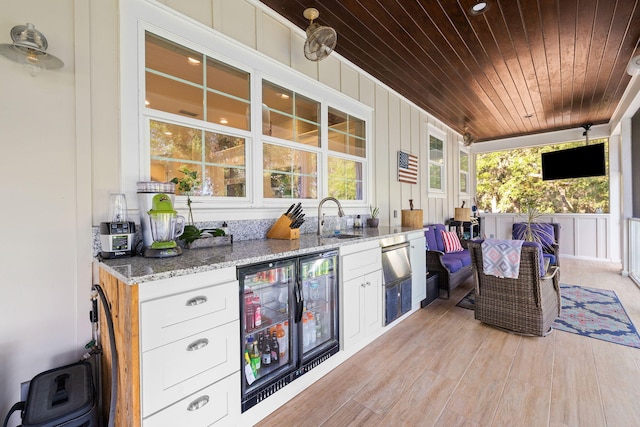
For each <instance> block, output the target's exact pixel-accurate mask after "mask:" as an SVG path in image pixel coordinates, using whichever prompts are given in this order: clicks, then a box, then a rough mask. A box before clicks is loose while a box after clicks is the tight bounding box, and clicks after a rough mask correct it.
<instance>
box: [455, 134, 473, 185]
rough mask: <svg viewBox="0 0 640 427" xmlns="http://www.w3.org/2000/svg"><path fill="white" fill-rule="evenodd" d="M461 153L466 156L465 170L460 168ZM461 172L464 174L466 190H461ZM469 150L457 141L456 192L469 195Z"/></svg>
mask: <svg viewBox="0 0 640 427" xmlns="http://www.w3.org/2000/svg"><path fill="white" fill-rule="evenodd" d="M462 154H464V155H465V156H467V170H466V171H463V170H462V164H461V161H462ZM462 174H464V175H465V179H466V184H467V187H466V188H467V189H466V191H462V188H461V186H462V179H461V176H462ZM470 178H471V150H469V148H468V147H465V146H464V145H463V144H462V142H459V143H458V194H460V195H462V196H469V195H470V194H471V191H470V190H471V179H470Z"/></svg>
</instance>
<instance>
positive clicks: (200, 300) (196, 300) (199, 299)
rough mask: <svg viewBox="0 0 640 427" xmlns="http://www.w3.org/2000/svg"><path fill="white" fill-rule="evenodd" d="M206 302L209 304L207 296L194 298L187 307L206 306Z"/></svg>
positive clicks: (188, 302)
mask: <svg viewBox="0 0 640 427" xmlns="http://www.w3.org/2000/svg"><path fill="white" fill-rule="evenodd" d="M205 302H207V297H205V296H199V297H193V298H191V299H190V300H189V301H187V303H186V306H187V307H191V306H194V305H200V304H204V303H205Z"/></svg>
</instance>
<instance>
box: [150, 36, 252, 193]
mask: <svg viewBox="0 0 640 427" xmlns="http://www.w3.org/2000/svg"><path fill="white" fill-rule="evenodd" d="M145 85H146V87H145V107H146V108H145V114H146V115H147V116H148V117H150V120H148V123H149V129H148V132H149V144H150V163H151V168H150V169H151V179H152V180H156V181H169V180H171V179H172V178H174V177H177V178H181V177H182V174H181V173H180V172H179V171H178V169H180V168H181V167H186V168H188V169H189V170H191V171H197V172H198V179H199V180H200V181H201V186H200V187H199V188H196V189H195V191H194V194H195V195H204V196H216V197H246V195H247V192H246V150H247V138H246V134H245V136H242V135H240V134H236V133H235V131H234V129H239V130H245V131H247V130H250V123H251V120H250V110H251V109H250V102H251V100H250V74H249V73H247V72H245V71H242V70H238V69H236V68H233V67H231V66H229V65H226V64H224V63H221V62H219V61H216V60H214V59H212V58H209V57H208V56H206V55H203V54H201V53H199V52H196V51H194V50H191V49H188V48H186V47H184V46H181V45H179V44H176V43H173V42H171V41H169V40H166V39H164V38H162V37H159V36H156V35H154V34H151V33H148V32H147V33H146V38H145Z"/></svg>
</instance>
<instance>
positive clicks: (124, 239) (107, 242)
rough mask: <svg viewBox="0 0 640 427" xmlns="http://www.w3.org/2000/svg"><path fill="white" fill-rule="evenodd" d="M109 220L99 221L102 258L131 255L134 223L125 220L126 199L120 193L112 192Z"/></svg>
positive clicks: (134, 230)
mask: <svg viewBox="0 0 640 427" xmlns="http://www.w3.org/2000/svg"><path fill="white" fill-rule="evenodd" d="M109 218H110V221H109V222H101V223H100V244H101V246H102V251H101V252H100V255H101V256H102V258H121V257H129V256H132V255H133V237H134V233H135V232H136V225H135V224H134V223H133V222H131V221H127V200H126V198H125V195H124V194H122V193H112V194H111V201H110V204H109Z"/></svg>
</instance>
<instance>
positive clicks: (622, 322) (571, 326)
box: [456, 285, 640, 348]
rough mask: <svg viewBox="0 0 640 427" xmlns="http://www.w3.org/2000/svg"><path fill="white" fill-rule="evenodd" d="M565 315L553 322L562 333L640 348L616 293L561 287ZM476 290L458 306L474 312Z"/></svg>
mask: <svg viewBox="0 0 640 427" xmlns="http://www.w3.org/2000/svg"><path fill="white" fill-rule="evenodd" d="M560 295H561V296H562V312H561V313H560V317H559V318H557V319H556V321H555V322H554V323H553V327H554V328H555V329H558V330H560V331H565V332H571V333H574V334H578V335H584V336H585V337H591V338H596V339H599V340H603V341H609V342H613V343H616V344H622V345H626V346H629V347H635V348H640V336H638V331H637V330H636V328H635V326H634V325H633V323H632V322H631V319H629V316H627V312H626V311H625V310H624V307H622V304H621V303H620V300H619V299H618V296H617V295H616V293H615V292H614V291H610V290H605V289H594V288H586V287H584V286H575V285H560ZM474 297H475V295H474V290H473V289H472V290H471V291H469V293H468V294H467V295H465V297H464V298H462V299H461V300H460V302H458V304H456V305H457V306H458V307H462V308H466V309H469V310H473V309H474V307H475V301H474Z"/></svg>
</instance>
